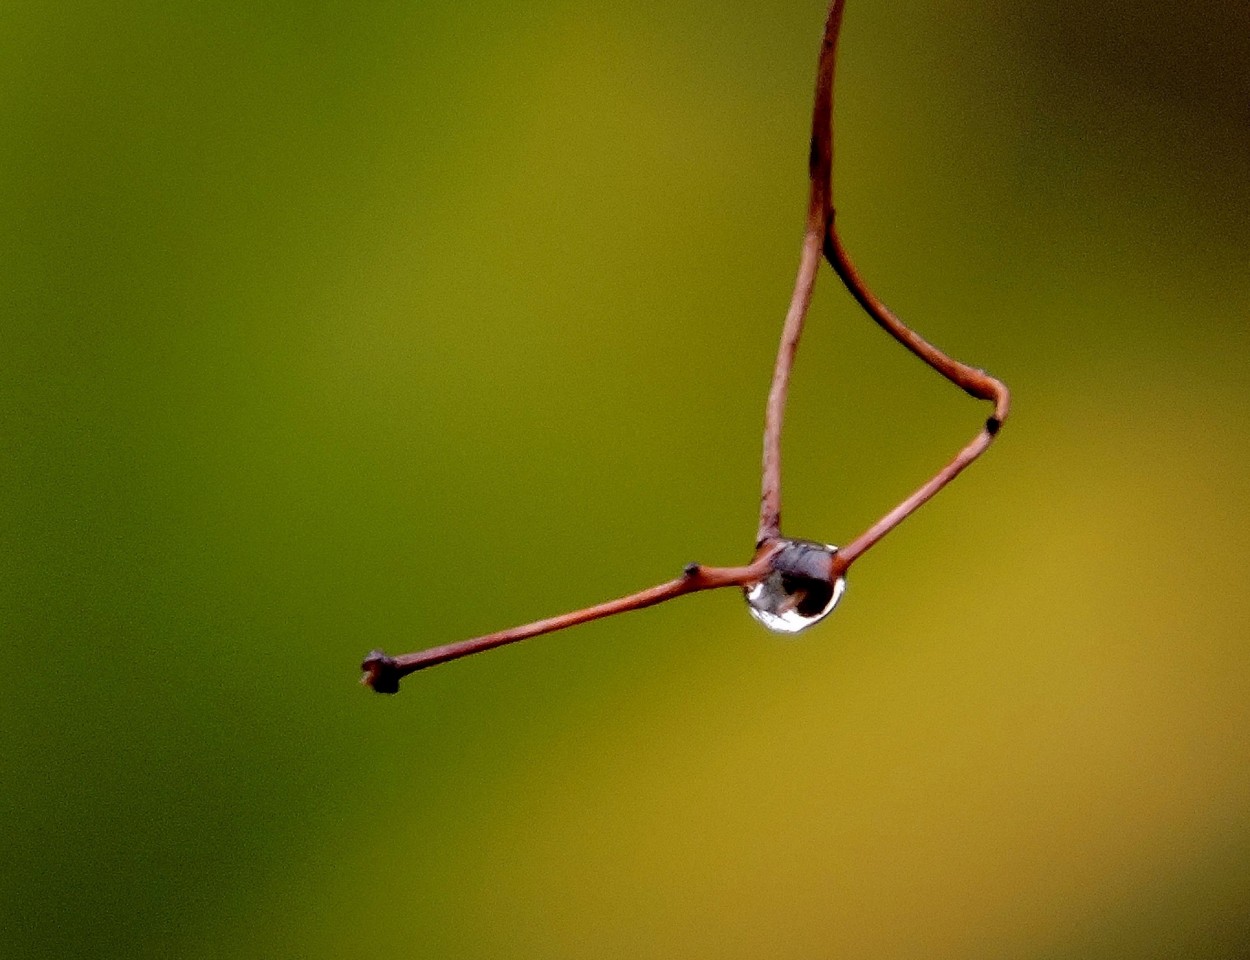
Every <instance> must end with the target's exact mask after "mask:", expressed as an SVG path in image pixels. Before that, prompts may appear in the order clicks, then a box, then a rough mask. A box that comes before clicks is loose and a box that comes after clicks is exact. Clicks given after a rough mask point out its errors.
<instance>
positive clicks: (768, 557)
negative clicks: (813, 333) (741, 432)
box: [361, 0, 1010, 693]
mask: <svg viewBox="0 0 1250 960" xmlns="http://www.w3.org/2000/svg"><path fill="white" fill-rule="evenodd" d="M844 7H845V0H832V3H831V4H830V7H829V15H828V18H827V19H826V21H825V33H824V38H823V40H822V43H821V48H820V59H819V63H818V67H817V75H816V96H815V105H814V107H813V109H812V138H811V153H810V157H809V164H808V173H809V178H810V193H809V198H808V207H807V224H806V229H805V232H804V236H803V247H802V253H801V256H800V258H799V271H798V276H797V277H796V278H795V283H794V293H793V295H792V296H791V299H790V307H789V309H788V310H787V312H786V319H785V324H784V325H783V328H782V333H781V344H780V346H779V347H778V350H777V362H776V364H775V366H774V368H773V379H772V384H771V386H770V387H769V392H768V403H767V406H766V408H765V415H764V454H763V470H762V479H761V484H760V487H761V492H760V524H759V530H758V534H757V537H756V554H755V559H754V560H752V562H751V563H750V564H748V565H747V566H744V567H703V566H699V565H698V564H691V565H690V566H688V567H686V569H685V572H684V574H683V575H682V576H681V577H680V578H678V579H676V580H670V581H668V582H667V583H661V584H659V585H657V586H654V587H651V588H649V589H646V590H641V591H639V592H638V593H632V594H630V595H628V596H625V597H620V598H618V599H616V600H609V601H608V602H606V603H601V604H597V605H596V606H592V607H586V608H585V609H583V610H574V611H572V612H571V613H565V614H561V615H560V616H556V617H549V618H547V619H545V620H538V621H535V622H534V623H530V624H526V625H525V626H520V627H513V628H511V629H508V630H500V631H498V632H497V633H489V634H486V635H485V636H481V637H475V638H473V639H471V640H461V641H459V642H456V643H449V644H445V645H444V646H440V647H432V648H431V649H428V650H424V651H421V652H418V653H409V654H404V655H403V656H399V657H391V656H388V655H387V654H385V653H383V652H382V651H381V650H375V651H373V652H372V653H371V654H369V656H368V657H366V658H365V661H364V663H363V664H362V665H361V666H362V669H363V670H364V673H365V675H364V678H363V682H364V683H365V684H366V685H367V686H370V687H372V688H373V689H374V690H376V691H378V692H379V693H396V692H397V691H398V690H399V681H400V679H401V678H402V677H404V676H407V675H408V674H410V673H413V672H415V671H417V670H421V669H424V668H425V667H430V666H434V665H435V664H438V663H446V662H447V661H448V660H456V659H458V658H460V657H467V656H469V655H471V654H474V653H481V652H482V651H484V650H492V649H494V648H495V647H500V646H503V645H505V644H509V643H516V642H518V641H520V640H525V639H527V638H529V637H536V636H540V635H542V634H544V633H551V632H553V631H555V630H563V629H565V628H566V627H572V626H576V625H577V624H579V623H586V622H588V621H591V620H598V619H601V618H603V617H610V616H615V615H616V614H618V613H626V612H628V611H630V610H640V609H642V608H643V607H650V606H654V605H655V604H657V603H663V602H665V601H667V600H672V599H674V598H676V597H680V596H683V595H685V594H687V593H697V592H699V591H702V590H715V589H719V588H721V587H746V586H750V585H752V584H755V583H758V582H759V581H761V580H763V579H764V578H765V577H767V576H768V575H769V574H771V573H772V572H774V562H775V561H777V558H778V556H779V555H780V553H781V551H782V549H783V546H784V544H783V542H782V541H781V427H782V420H783V418H784V414H785V406H786V396H787V394H788V393H789V388H790V373H791V370H792V369H793V367H794V358H795V354H796V352H797V351H798V345H799V339H800V337H801V336H802V333H803V322H804V319H805V318H806V316H807V311H808V308H809V307H810V305H811V300H812V291H813V289H814V287H815V283H816V274H817V272H818V270H819V268H820V260H821V256H822V254H823V256H824V258H825V259H827V260H828V261H829V263H830V264H831V265H832V267H833V269H834V272H835V273H837V275H838V277H839V278H841V280H842V283H843V284H844V285H845V286H846V288H847V290H849V291H850V293H851V295H852V296H853V297H854V298H855V300H856V301H857V302H858V303H859V305H860V306H861V307H862V308H863V309H864V311H865V312H866V313H868V315H869V316H871V317H872V318H873V320H875V321H876V322H877V323H878V324H879V325H880V326H881V327H882V328H884V329H885V330H886V331H887V332H888V333H889V334H890V335H891V336H893V337H894V338H895V339H896V340H898V341H899V343H901V344H903V346H905V347H906V348H907V349H908V350H910V351H911V352H912V353H914V354H916V356H918V357H919V358H920V359H921V360H923V361H924V362H925V363H927V364H928V365H929V366H931V367H932V368H933V369H934V370H936V371H937V372H938V373H940V374H941V375H942V376H944V377H946V379H948V380H950V381H951V382H952V383H954V384H956V385H957V386H959V387H961V388H962V389H963V390H965V391H966V392H968V393H969V394H971V395H972V396H974V397H976V398H978V399H980V400H988V401H991V402H992V403H993V404H994V414H993V416H991V417H990V418H989V419H988V420H986V422H985V426H984V427H983V428H982V429H981V431H980V432H979V433H978V434H977V435H976V436H975V437H974V438H973V439H972V441H971V442H970V443H968V445H967V446H965V447H964V448H963V449H962V450H960V451H959V453H957V454H956V455H955V457H954V458H953V459H952V460H951V461H950V462H949V463H947V464H946V466H944V467H943V468H942V469H941V470H939V471H938V472H937V473H936V474H935V475H934V476H933V477H932V478H930V479H929V480H928V481H926V482H925V483H924V484H923V485H921V487H920V488H919V489H917V490H916V491H915V492H914V493H913V494H911V496H909V497H907V498H906V499H905V500H903V501H902V502H901V503H900V504H899V505H898V506H896V507H895V508H894V509H893V510H891V511H890V512H889V513H887V514H886V515H885V516H883V517H882V518H881V519H880V520H878V521H877V522H876V523H874V524H873V525H872V526H871V527H869V528H868V530H866V531H865V532H864V533H862V534H860V536H859V537H857V538H856V539H855V540H853V541H852V542H851V543H850V544H849V545H847V546H845V547H843V548H842V549H840V550H839V551H838V552H837V553H835V554H834V555H833V557H832V559H831V570H830V580H831V581H832V580H833V579H836V578H837V577H840V576H842V575H843V574H845V572H846V570H847V568H849V567H850V565H851V564H852V563H853V562H854V561H855V560H856V559H857V558H858V557H860V556H862V555H863V554H864V553H865V552H866V551H867V550H868V549H869V548H870V547H872V546H873V545H874V544H875V543H877V541H879V540H880V539H881V538H882V537H884V536H885V535H886V534H887V533H889V532H890V531H891V530H892V529H894V527H896V526H897V525H898V524H899V523H901V522H902V521H903V520H904V519H905V518H906V517H908V516H910V515H911V514H912V513H913V512H914V511H915V510H916V509H918V508H919V507H920V506H921V505H922V504H924V503H925V502H926V501H927V500H929V498H930V497H932V496H933V495H934V494H936V493H937V492H938V491H939V490H941V489H942V488H943V487H944V486H946V484H948V483H950V481H951V480H953V479H954V478H955V477H956V476H957V475H958V474H959V473H960V472H961V471H963V470H964V469H965V468H966V467H967V466H968V465H969V464H971V463H972V462H973V461H974V460H976V459H977V457H979V456H980V455H981V454H982V453H984V452H985V450H986V448H988V447H989V445H990V443H991V442H992V441H993V439H994V436H995V435H996V434H997V433H998V430H999V428H1000V427H1001V426H1002V424H1003V422H1004V421H1005V420H1006V418H1007V412H1008V409H1009V407H1010V394H1009V393H1008V391H1007V387H1006V386H1005V385H1004V384H1003V383H1002V382H1001V381H1000V380H996V379H995V378H994V377H991V376H990V375H989V374H987V373H986V372H985V371H983V370H978V369H976V368H975V367H970V366H968V365H967V364H964V363H960V362H959V361H958V360H955V359H953V358H951V357H949V356H947V355H946V354H945V353H943V352H942V351H941V350H939V349H938V348H937V347H935V346H933V344H931V343H929V342H928V341H927V340H925V339H924V338H923V337H921V336H920V335H919V334H917V333H916V332H915V331H913V330H911V329H910V328H909V327H908V326H906V325H905V324H904V323H903V322H902V321H901V320H900V319H899V318H898V317H897V316H895V315H894V314H893V313H892V312H891V311H890V309H889V308H888V307H886V306H885V304H884V303H882V302H881V301H880V300H879V299H878V298H877V297H876V295H875V294H873V292H872V291H871V290H870V289H869V288H868V286H867V285H866V284H865V283H864V281H863V279H862V278H861V277H860V276H859V273H858V272H857V271H856V269H855V266H854V264H853V263H852V262H851V259H850V256H849V255H848V254H847V252H846V248H845V247H844V246H843V245H842V240H841V238H840V237H839V236H838V232H837V229H836V226H835V222H834V221H835V216H834V207H833V80H834V70H835V66H836V59H837V42H838V34H839V32H840V30H841V26H842V11H843V8H844Z"/></svg>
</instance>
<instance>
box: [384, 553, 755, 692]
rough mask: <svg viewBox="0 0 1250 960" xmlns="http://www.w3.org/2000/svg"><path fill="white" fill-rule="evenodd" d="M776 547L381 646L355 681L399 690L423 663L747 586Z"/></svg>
mask: <svg viewBox="0 0 1250 960" xmlns="http://www.w3.org/2000/svg"><path fill="white" fill-rule="evenodd" d="M778 549H779V545H776V544H770V545H768V546H767V547H765V548H764V549H762V550H760V551H758V552H757V554H756V557H755V559H754V560H753V561H752V562H751V563H750V564H748V565H747V566H745V567H705V566H701V565H700V564H697V563H692V564H690V565H689V566H687V567H686V569H685V571H684V572H683V574H682V576H681V577H679V578H678V579H676V580H669V581H668V582H667V583H661V584H658V585H657V586H654V587H650V588H648V589H646V590H640V591H639V592H637V593H631V594H629V595H628V596H625V597H619V598H617V599H615V600H609V601H607V602H606V603H600V604H597V605H595V606H593V607H586V608H585V609H582V610H573V611H572V612H570V613H563V614H560V615H559V616H556V617H548V618H547V619H545V620H536V621H534V622H533V623H528V624H525V625H524V626H520V627H512V628H510V629H508V630H500V631H498V632H496V633H488V634H486V635H484V636H481V637H473V638H472V639H470V640H460V641H457V642H456V643H448V644H445V645H443V646H441V647H431V648H430V649H428V650H422V651H420V652H418V653H407V654H404V655H403V656H399V657H390V656H387V655H386V654H385V653H383V652H382V651H381V650H374V651H373V652H372V653H371V654H369V656H368V657H366V658H365V661H364V663H362V664H361V669H362V670H364V677H363V678H362V679H361V682H362V683H364V684H365V685H366V686H369V687H372V688H373V689H374V690H376V691H377V692H379V693H396V692H397V691H398V690H399V681H400V679H401V678H403V677H406V676H407V675H408V674H410V673H415V672H416V671H418V670H423V669H425V668H426V667H432V666H435V665H436V664H439V663H446V662H447V661H448V660H458V659H459V658H460V657H467V656H469V655H471V654H474V653H481V652H483V651H485V650H493V649H494V648H495V647H502V646H504V645H505V644H509V643H516V642H518V641H520V640H526V639H529V638H530V637H537V636H541V635H542V634H544V633H552V632H554V631H556V630H564V629H565V628H566V627H574V626H577V625H578V624H579V623H587V622H589V621H591V620H600V619H602V618H604V617H611V616H615V615H616V614H618V613H627V612H629V611H630V610H641V609H643V608H644V607H651V606H655V605H656V604H657V603H663V602H664V601H666V600H672V599H674V598H676V597H680V596H683V595H685V594H687V593H698V592H700V591H703V590H716V589H719V588H721V587H745V586H749V585H750V584H753V583H757V582H758V581H760V580H762V579H764V578H765V577H766V576H768V574H769V573H770V572H771V570H772V560H773V556H774V555H775V554H776V553H777V551H778Z"/></svg>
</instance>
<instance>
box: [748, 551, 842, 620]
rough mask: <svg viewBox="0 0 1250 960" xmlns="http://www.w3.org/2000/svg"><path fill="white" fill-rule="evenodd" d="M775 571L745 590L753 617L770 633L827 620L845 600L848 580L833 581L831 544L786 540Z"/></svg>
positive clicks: (776, 560) (777, 559) (840, 578)
mask: <svg viewBox="0 0 1250 960" xmlns="http://www.w3.org/2000/svg"><path fill="white" fill-rule="evenodd" d="M783 544H784V545H783V546H782V548H781V551H780V552H779V553H778V554H777V556H776V557H775V558H774V559H773V572H772V573H770V574H769V575H768V577H767V578H766V579H764V580H761V581H760V582H759V583H757V584H755V585H754V586H751V587H748V588H747V589H746V591H745V593H746V597H747V606H748V607H749V608H750V610H751V616H753V617H754V618H755V619H756V620H758V621H759V622H760V623H762V624H764V626H766V627H767V628H768V629H769V630H773V631H775V632H777V633H798V632H799V631H800V630H805V629H807V628H808V627H810V626H811V625H812V624H814V623H819V622H820V621H821V620H823V619H825V617H827V616H828V615H829V613H830V611H831V610H833V608H834V607H836V606H837V605H838V601H839V600H841V599H842V592H843V591H844V590H845V589H846V578H845V577H838V579H837V580H830V571H831V566H830V565H831V563H832V560H833V555H834V554H835V553H837V552H838V548H837V547H835V546H833V545H832V544H826V543H813V542H812V541H810V540H785V541H783Z"/></svg>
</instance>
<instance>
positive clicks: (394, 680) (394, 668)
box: [360, 650, 401, 693]
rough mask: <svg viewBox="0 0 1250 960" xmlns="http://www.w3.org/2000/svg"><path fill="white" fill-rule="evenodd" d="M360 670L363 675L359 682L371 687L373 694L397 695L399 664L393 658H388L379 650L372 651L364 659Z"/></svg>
mask: <svg viewBox="0 0 1250 960" xmlns="http://www.w3.org/2000/svg"><path fill="white" fill-rule="evenodd" d="M360 669H361V670H363V671H364V672H365V675H364V676H363V677H361V678H360V682H361V683H363V684H364V685H365V686H366V687H372V688H373V692H374V693H399V678H400V676H401V674H400V672H399V664H398V663H396V662H395V658H394V657H388V656H387V655H386V654H385V653H383V652H382V651H381V650H374V651H373V652H372V653H370V654H369V656H367V657H365V659H364V662H363V663H362V664H361V665H360Z"/></svg>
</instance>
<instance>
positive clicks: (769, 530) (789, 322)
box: [756, 0, 846, 544]
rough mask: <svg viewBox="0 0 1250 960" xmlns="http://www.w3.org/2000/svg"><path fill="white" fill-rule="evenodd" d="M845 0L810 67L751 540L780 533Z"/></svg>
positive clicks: (826, 210) (821, 226)
mask: <svg viewBox="0 0 1250 960" xmlns="http://www.w3.org/2000/svg"><path fill="white" fill-rule="evenodd" d="M845 5H846V3H845V0H833V3H832V5H831V6H830V7H829V16H828V18H827V19H826V21H825V34H824V39H823V41H822V42H821V46H820V60H819V62H818V64H817V68H816V96H815V105H814V106H813V107H812V140H811V151H810V153H809V155H808V177H809V180H810V182H811V189H810V191H809V193H808V201H807V226H806V229H805V231H804V234H803V248H802V253H801V254H800V256H799V273H798V276H797V277H796V278H795V281H794V293H793V294H792V295H791V297H790V308H789V309H788V310H787V311H786V321H785V324H784V325H783V326H782V329H781V344H780V346H778V348H777V362H776V364H775V365H774V367H773V380H772V384H771V386H770V387H769V390H768V404H767V406H766V407H765V411H764V459H763V471H762V474H763V475H762V479H761V481H760V525H759V532H758V533H757V535H756V543H757V544H761V543H764V542H766V541H768V540H773V539H776V538H777V537H780V536H781V424H782V420H783V418H784V416H785V412H786V396H787V395H788V394H789V392H790V371H791V370H792V369H793V367H794V356H795V354H796V353H797V352H798V348H799V338H800V337H801V336H802V335H803V321H804V319H806V317H807V310H808V307H809V306H810V305H811V302H812V290H813V289H814V288H815V286H816V272H817V270H818V269H819V268H820V256H821V248H822V246H823V244H824V238H825V236H826V234H827V233H828V230H829V225H830V224H831V223H832V222H833V208H832V206H831V203H830V200H831V193H830V190H831V185H832V177H833V138H832V136H831V135H830V130H831V124H832V122H833V75H834V68H835V66H836V61H837V43H838V32H839V30H840V28H841V25H842V9H843V7H844V6H845Z"/></svg>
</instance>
